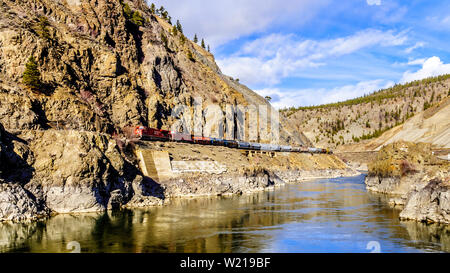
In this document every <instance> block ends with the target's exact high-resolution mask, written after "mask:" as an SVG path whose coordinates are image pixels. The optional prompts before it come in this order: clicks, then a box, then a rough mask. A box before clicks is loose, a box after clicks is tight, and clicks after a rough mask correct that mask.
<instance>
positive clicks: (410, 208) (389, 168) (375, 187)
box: [365, 142, 450, 224]
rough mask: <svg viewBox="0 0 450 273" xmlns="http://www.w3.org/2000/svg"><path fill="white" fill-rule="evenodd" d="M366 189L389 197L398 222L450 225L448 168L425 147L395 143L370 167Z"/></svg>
mask: <svg viewBox="0 0 450 273" xmlns="http://www.w3.org/2000/svg"><path fill="white" fill-rule="evenodd" d="M365 183H366V185H367V189H368V190H370V191H373V192H378V193H385V194H389V195H391V196H392V198H391V199H390V203H391V204H392V205H396V206H401V207H403V210H402V212H401V213H400V218H401V219H404V220H416V221H421V222H428V223H432V222H439V223H445V224H450V164H449V163H448V162H446V161H444V160H440V159H438V158H437V157H435V156H433V154H432V152H431V146H430V145H427V144H413V143H405V142H401V143H394V144H391V145H387V146H386V147H385V148H383V149H382V150H381V151H380V152H379V154H378V155H377V158H376V160H375V161H373V162H372V163H371V164H369V175H368V176H367V177H366V181H365Z"/></svg>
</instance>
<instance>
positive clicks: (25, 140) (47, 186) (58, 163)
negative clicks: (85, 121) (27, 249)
mask: <svg viewBox="0 0 450 273" xmlns="http://www.w3.org/2000/svg"><path fill="white" fill-rule="evenodd" d="M2 136H3V142H2V147H3V149H2V167H3V166H5V168H3V172H2V174H1V177H2V178H3V180H1V183H0V186H1V189H0V203H1V205H0V220H22V218H32V219H33V218H36V217H38V216H42V215H47V214H48V213H50V212H56V213H68V212H91V211H102V210H106V209H108V208H114V207H120V206H121V205H123V204H125V203H126V202H128V201H129V200H130V199H131V198H132V197H133V195H135V191H134V188H136V187H140V186H141V184H145V183H147V181H145V180H142V179H141V180H139V179H138V175H139V170H138V169H136V167H134V166H133V165H132V164H131V163H129V162H128V161H127V160H125V159H124V158H123V156H122V155H121V153H120V152H119V149H118V147H117V145H116V142H115V141H114V140H113V139H111V138H110V137H109V136H107V135H102V134H98V133H91V132H79V131H57V130H45V131H42V130H39V131H35V130H30V131H26V132H24V133H22V134H20V135H12V134H8V135H6V137H5V134H2ZM135 180H136V181H135ZM133 184H136V185H133Z"/></svg>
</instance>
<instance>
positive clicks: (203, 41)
mask: <svg viewBox="0 0 450 273" xmlns="http://www.w3.org/2000/svg"><path fill="white" fill-rule="evenodd" d="M202 47H203V48H206V45H205V40H203V39H202Z"/></svg>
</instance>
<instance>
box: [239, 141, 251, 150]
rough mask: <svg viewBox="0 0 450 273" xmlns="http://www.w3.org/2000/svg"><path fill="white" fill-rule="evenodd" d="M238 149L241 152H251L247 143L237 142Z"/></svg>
mask: <svg viewBox="0 0 450 273" xmlns="http://www.w3.org/2000/svg"><path fill="white" fill-rule="evenodd" d="M238 148H239V149H243V150H251V145H250V143H248V142H244V141H238Z"/></svg>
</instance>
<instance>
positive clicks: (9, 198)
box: [0, 180, 48, 221]
mask: <svg viewBox="0 0 450 273" xmlns="http://www.w3.org/2000/svg"><path fill="white" fill-rule="evenodd" d="M47 214H48V210H46V209H45V208H41V207H40V205H39V204H38V203H37V202H36V200H35V199H34V196H33V195H32V194H30V193H29V192H28V191H26V190H25V189H24V188H23V187H21V186H20V185H17V184H10V183H5V182H4V181H2V180H0V221H23V220H30V219H31V220H36V219H38V218H39V217H42V216H45V215H47Z"/></svg>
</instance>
